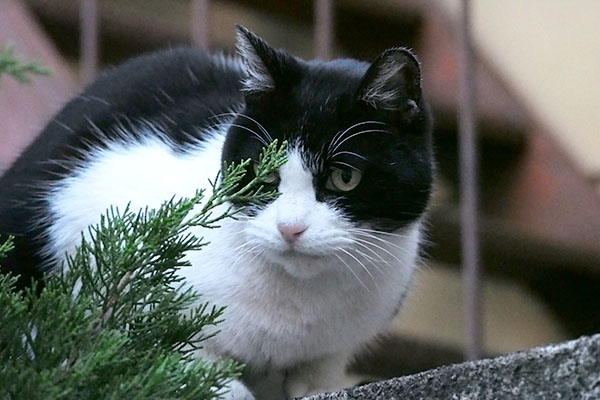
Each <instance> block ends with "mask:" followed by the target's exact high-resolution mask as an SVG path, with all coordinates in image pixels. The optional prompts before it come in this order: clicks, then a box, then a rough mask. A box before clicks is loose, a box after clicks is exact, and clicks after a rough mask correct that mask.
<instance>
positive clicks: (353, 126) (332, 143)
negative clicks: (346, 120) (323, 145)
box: [327, 121, 388, 154]
mask: <svg viewBox="0 0 600 400" xmlns="http://www.w3.org/2000/svg"><path fill="white" fill-rule="evenodd" d="M366 124H378V125H388V124H386V123H385V122H381V121H362V122H358V123H356V124H354V125H352V126H350V127H349V128H347V129H346V130H344V131H342V132H341V133H340V132H338V133H336V134H335V136H334V137H333V139H332V140H331V144H330V145H329V147H328V151H327V154H330V153H331V151H329V149H331V148H332V147H333V146H336V148H334V149H333V150H332V151H335V149H337V142H338V141H339V140H340V139H341V138H342V137H343V136H344V135H345V134H346V133H347V132H350V131H351V130H352V129H354V128H356V127H359V126H362V125H366Z"/></svg>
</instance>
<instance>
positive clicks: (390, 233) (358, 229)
mask: <svg viewBox="0 0 600 400" xmlns="http://www.w3.org/2000/svg"><path fill="white" fill-rule="evenodd" d="M352 230H354V231H362V232H369V233H376V234H380V235H388V236H396V237H399V238H403V239H405V238H407V237H408V235H406V234H402V233H393V232H385V231H379V230H376V229H367V228H352Z"/></svg>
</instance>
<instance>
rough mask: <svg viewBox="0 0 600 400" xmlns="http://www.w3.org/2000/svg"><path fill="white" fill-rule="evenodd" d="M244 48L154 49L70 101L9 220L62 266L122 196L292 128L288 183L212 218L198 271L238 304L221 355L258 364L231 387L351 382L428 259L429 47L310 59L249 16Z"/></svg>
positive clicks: (12, 186)
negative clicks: (424, 235) (258, 30)
mask: <svg viewBox="0 0 600 400" xmlns="http://www.w3.org/2000/svg"><path fill="white" fill-rule="evenodd" d="M237 47H238V52H239V55H240V57H239V58H235V57H232V58H229V57H224V56H211V55H207V54H205V53H203V52H201V51H197V50H191V49H173V50H167V51H163V52H158V53H154V54H150V55H146V56H142V57H138V58H136V59H133V60H131V61H129V62H127V63H125V64H123V65H122V66H120V67H117V68H115V69H113V70H111V71H109V72H108V73H107V74H105V75H104V76H102V77H101V78H100V79H98V80H97V81H96V82H95V83H94V84H92V85H91V86H90V87H88V88H87V89H86V90H85V91H84V92H83V93H82V94H81V95H79V96H77V97H76V98H75V99H74V100H72V101H71V102H69V103H68V104H67V105H66V106H65V107H64V109H63V110H62V111H61V112H60V113H59V114H58V115H57V116H56V117H54V118H53V119H52V120H51V121H50V122H49V124H48V126H47V127H46V128H45V129H44V130H43V132H42V133H41V134H40V135H39V137H38V138H37V140H36V141H35V142H34V143H33V144H32V145H31V146H30V147H29V148H27V149H26V150H25V151H24V153H23V154H22V155H21V157H20V158H19V159H18V160H17V161H16V163H15V164H14V165H13V166H12V167H11V168H10V169H9V170H8V171H7V172H6V173H5V174H4V175H3V176H2V178H1V179H0V233H4V234H13V235H15V236H16V246H17V248H16V251H14V252H13V253H12V254H11V255H10V257H11V258H9V259H8V260H6V261H4V263H3V264H4V265H5V266H7V267H8V268H9V269H12V270H14V271H17V272H19V273H21V274H24V275H35V274H36V273H39V272H40V270H50V269H52V268H56V267H57V266H58V265H59V264H60V263H61V261H62V260H64V258H65V254H68V253H69V252H72V251H73V249H74V247H75V245H76V244H77V243H78V242H79V239H80V234H81V232H82V231H83V232H85V231H86V230H87V227H88V226H89V225H90V224H95V223H98V221H99V216H100V215H101V214H102V213H104V212H105V211H106V210H107V208H109V206H111V205H114V206H118V207H125V206H126V205H127V204H128V203H131V206H132V207H133V208H143V207H146V206H150V207H158V206H159V205H160V204H161V203H162V202H163V201H165V200H167V199H170V198H172V197H173V196H174V195H175V196H176V197H181V196H191V195H193V194H194V192H195V191H196V190H197V189H198V188H200V187H203V186H205V187H208V180H209V179H212V178H214V177H215V176H216V175H217V172H218V171H219V169H220V166H221V165H222V161H227V162H231V161H239V160H241V159H244V158H253V159H257V157H258V155H259V152H260V151H261V149H262V148H263V146H264V145H265V144H267V143H269V142H270V141H272V140H273V139H275V138H277V139H279V140H280V141H282V140H287V141H288V143H289V146H288V157H289V161H288V162H287V163H286V164H285V165H283V166H282V167H281V168H280V170H279V173H278V174H277V175H273V176H272V177H270V179H269V182H266V184H268V185H271V187H273V188H277V189H278V191H279V192H280V193H281V194H280V196H279V197H278V198H277V199H276V200H274V201H272V202H271V203H270V204H266V205H264V204H263V205H254V206H252V205H251V206H250V207H249V208H248V209H247V215H246V218H240V219H238V220H227V221H224V222H223V223H222V227H221V228H220V229H216V230H208V231H200V230H198V231H197V232H195V233H196V234H198V235H200V236H204V237H205V239H206V240H207V241H209V242H210V244H209V245H208V246H207V247H206V248H204V249H203V250H202V251H200V252H195V253H193V254H189V259H190V261H191V263H192V265H193V266H192V267H190V268H184V269H183V270H182V271H181V273H182V274H183V275H184V276H185V278H186V279H187V282H188V283H189V284H190V285H193V286H194V287H195V288H196V289H197V290H198V291H199V292H200V293H202V294H203V298H202V299H203V300H205V301H206V300H208V301H210V302H213V303H215V304H217V305H226V306H227V309H226V311H225V315H224V318H225V321H224V322H223V323H222V324H221V325H220V326H219V328H220V330H221V332H220V333H219V334H218V335H216V336H215V337H213V338H212V339H210V340H209V341H208V342H207V343H206V345H205V352H206V353H205V354H207V355H209V356H225V357H232V358H234V359H237V360H239V361H241V362H243V363H245V364H246V365H247V367H248V368H247V371H248V373H247V375H246V376H245V380H244V383H242V382H241V381H235V382H233V383H232V384H231V388H230V389H231V392H230V393H229V394H228V396H229V398H231V399H252V398H259V399H269V398H281V397H284V396H288V397H292V396H301V395H306V394H310V393H315V392H322V391H327V390H333V389H339V388H341V387H343V386H344V385H345V384H346V383H345V382H346V381H345V380H344V369H345V366H346V365H347V363H348V360H349V359H350V358H351V357H352V355H353V354H354V353H355V352H356V350H357V349H359V348H360V346H362V345H363V344H365V343H366V342H368V341H369V340H370V339H372V338H374V337H375V336H376V335H377V334H378V333H380V332H381V331H382V330H383V329H384V328H385V326H386V324H387V322H388V321H389V320H390V319H391V318H392V317H393V315H394V314H395V312H396V311H397V309H398V306H399V304H400V302H401V301H402V298H403V296H404V294H405V292H406V291H407V288H408V285H409V282H410V280H411V275H412V273H413V270H414V269H415V263H416V259H417V255H418V251H419V243H420V240H421V239H420V238H421V228H422V219H423V213H424V210H425V209H426V206H427V203H428V199H429V196H430V191H431V184H432V174H433V167H432V165H433V162H432V148H431V128H430V120H429V117H428V113H427V110H426V105H425V103H424V100H423V98H422V95H421V88H420V80H421V76H420V70H419V64H418V62H417V60H416V59H415V57H414V56H413V54H412V53H411V52H410V51H408V50H406V49H404V48H393V49H389V50H387V51H385V52H384V53H383V54H381V55H380V56H379V57H378V58H377V59H376V60H375V61H374V62H373V63H372V64H368V63H365V62H360V61H356V60H350V59H342V60H334V61H331V62H321V61H304V60H301V59H298V58H296V57H293V56H291V55H290V54H288V53H287V52H285V51H282V50H273V49H272V48H270V47H269V46H268V45H267V44H266V43H265V42H264V41H263V40H261V39H260V38H258V37H257V36H255V35H254V34H252V33H251V32H249V31H248V30H246V29H244V28H241V27H240V28H238V33H237ZM248 174H249V177H248V178H247V179H250V177H251V175H252V174H253V172H252V171H249V172H248ZM267 381H268V382H270V383H269V384H266V383H265V382H267ZM273 382H274V383H273ZM251 392H254V394H252V393H251Z"/></svg>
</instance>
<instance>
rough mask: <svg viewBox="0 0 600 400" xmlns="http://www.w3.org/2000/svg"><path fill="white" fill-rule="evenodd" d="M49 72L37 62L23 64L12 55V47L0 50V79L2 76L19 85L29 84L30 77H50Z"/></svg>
mask: <svg viewBox="0 0 600 400" xmlns="http://www.w3.org/2000/svg"><path fill="white" fill-rule="evenodd" d="M50 73H51V70H50V69H49V68H48V67H45V66H43V65H41V64H40V63H39V62H37V61H33V62H24V61H22V60H21V59H20V58H18V57H17V56H16V55H15V54H14V46H12V45H8V46H6V47H5V48H4V49H2V50H0V78H1V77H2V75H3V74H7V75H10V76H12V77H13V78H14V79H16V80H17V81H18V82H20V83H30V82H31V75H50Z"/></svg>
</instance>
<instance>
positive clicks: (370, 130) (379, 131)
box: [331, 129, 392, 152]
mask: <svg viewBox="0 0 600 400" xmlns="http://www.w3.org/2000/svg"><path fill="white" fill-rule="evenodd" d="M367 133H390V134H391V133H392V132H391V131H389V130H384V129H366V130H364V131H360V132H356V133H353V134H352V135H350V136H348V137H347V138H345V139H344V140H342V141H340V142H339V143H338V144H336V145H335V147H334V148H333V149H332V150H331V152H335V151H336V150H337V149H339V148H340V146H341V145H343V144H344V143H346V142H347V141H348V140H350V139H352V138H354V137H357V136H360V135H365V134H367Z"/></svg>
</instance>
